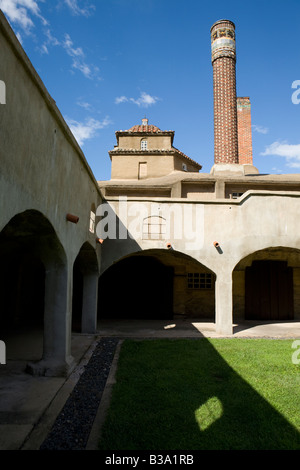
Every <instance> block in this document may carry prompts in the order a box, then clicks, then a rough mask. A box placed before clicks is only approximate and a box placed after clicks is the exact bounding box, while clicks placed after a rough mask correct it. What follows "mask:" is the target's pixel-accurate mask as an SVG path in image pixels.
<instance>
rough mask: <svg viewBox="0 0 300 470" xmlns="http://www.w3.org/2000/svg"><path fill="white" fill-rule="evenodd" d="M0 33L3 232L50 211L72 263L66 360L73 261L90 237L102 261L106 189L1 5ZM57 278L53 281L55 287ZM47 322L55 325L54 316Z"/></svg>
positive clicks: (67, 331) (67, 329) (68, 268)
mask: <svg viewBox="0 0 300 470" xmlns="http://www.w3.org/2000/svg"><path fill="white" fill-rule="evenodd" d="M0 37H1V41H0V42H1V48H0V63H1V77H0V78H1V80H3V81H4V82H5V84H6V104H5V105H1V114H0V133H1V137H0V139H1V146H0V160H1V171H0V188H1V191H0V207H1V216H0V231H1V230H2V229H3V228H4V227H5V226H6V225H7V224H9V222H10V221H11V219H12V218H13V217H14V216H16V215H17V214H21V213H27V211H36V213H39V214H41V220H42V219H44V218H45V219H46V220H47V221H48V222H49V226H51V227H52V228H53V232H54V234H55V236H56V238H57V240H58V242H59V244H60V247H61V250H62V252H63V253H64V259H65V264H66V265H65V267H64V269H65V272H66V283H65V287H64V289H63V291H62V292H61V293H60V295H61V297H65V299H64V300H65V302H64V305H65V307H63V311H64V318H61V319H60V320H59V322H61V327H62V324H63V331H65V335H64V337H63V338H62V339H61V341H62V342H63V343H64V346H63V347H61V351H63V353H62V355H61V356H60V358H59V359H60V360H61V361H62V362H63V361H64V360H65V359H66V358H67V357H69V356H70V334H71V331H70V317H71V308H72V305H71V298H72V272H73V263H74V261H75V259H76V256H77V255H78V253H79V251H80V249H81V247H82V245H83V244H84V243H88V244H89V245H90V246H91V248H92V250H93V252H94V256H95V258H96V260H97V265H98V266H99V264H100V248H99V247H97V245H96V235H95V233H91V232H90V231H89V219H90V210H91V207H92V205H93V206H94V207H97V206H98V205H99V204H100V202H101V193H100V191H99V187H98V185H97V182H96V180H95V178H94V176H93V174H92V172H91V170H90V168H89V166H88V164H87V161H86V159H85V157H84V155H83V153H82V151H81V149H80V147H79V146H78V144H77V142H76V141H75V139H74V137H73V135H72V134H71V132H70V130H69V128H68V127H67V125H66V123H65V121H64V120H63V118H62V116H61V114H60V112H59V110H58V109H57V107H56V105H55V102H54V101H53V99H52V98H51V97H50V95H49V94H48V92H47V90H46V88H45V86H44V85H43V83H42V81H41V80H40V78H39V76H38V75H37V73H36V71H35V70H34V68H33V66H32V65H31V63H30V61H29V59H28V57H27V56H26V54H25V53H24V51H23V49H22V47H21V46H20V44H19V42H18V41H17V39H16V37H15V35H14V33H13V32H12V30H11V28H10V26H9V25H8V23H7V21H6V19H5V17H4V15H3V14H2V13H1V12H0ZM68 213H71V214H74V215H76V216H78V217H79V222H78V223H77V224H73V223H70V222H68V221H67V220H66V215H67V214H68ZM35 230H36V231H37V232H36V233H37V235H38V236H39V231H38V228H35ZM12 236H14V235H13V234H12ZM54 278H55V276H54V277H53V280H52V287H53V289H54V288H55V286H56V289H57V285H58V284H56V280H57V279H56V280H54ZM46 290H47V289H46ZM52 296H54V294H53V293H52ZM49 301H50V300H49ZM53 301H54V300H53ZM55 308H56V307H55V306H53V312H52V313H53V315H55V312H54V311H55ZM48 310H49V312H50V311H51V305H48ZM60 315H61V310H60ZM47 322H48V323H47V324H48V327H49V324H51V318H48V319H47ZM49 322H50V323H49ZM59 322H58V323H57V324H56V328H58V327H59ZM52 326H53V325H52ZM54 336H55V335H54ZM54 336H53V337H52V338H51V339H50V340H49V338H48V340H49V341H50V342H52V344H51V346H49V349H48V357H49V355H50V356H51V354H50V353H49V351H50V350H53V351H54V349H55V345H56V346H57V344H56V343H55V342H56V341H60V340H58V339H57V337H54ZM57 349H59V347H58V348H57ZM62 356H64V357H62ZM56 360H58V358H56Z"/></svg>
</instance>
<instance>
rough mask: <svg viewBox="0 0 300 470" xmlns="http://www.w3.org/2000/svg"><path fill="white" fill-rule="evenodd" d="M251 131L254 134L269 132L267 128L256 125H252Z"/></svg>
mask: <svg viewBox="0 0 300 470" xmlns="http://www.w3.org/2000/svg"><path fill="white" fill-rule="evenodd" d="M252 129H253V130H254V131H255V132H258V133H259V134H267V133H268V132H269V129H268V128H267V127H263V126H257V125H256V124H253V125H252Z"/></svg>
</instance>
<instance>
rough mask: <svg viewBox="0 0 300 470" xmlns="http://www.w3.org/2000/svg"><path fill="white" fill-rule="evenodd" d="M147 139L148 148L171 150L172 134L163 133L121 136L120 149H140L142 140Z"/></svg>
mask: <svg viewBox="0 0 300 470" xmlns="http://www.w3.org/2000/svg"><path fill="white" fill-rule="evenodd" d="M143 139H146V140H147V148H148V150H157V149H164V150H171V148H172V142H171V137H170V136H165V135H164V136H161V135H154V136H152V135H143V134H141V136H136V135H135V136H130V135H129V136H120V137H119V148H120V149H134V150H139V149H140V148H141V140H143Z"/></svg>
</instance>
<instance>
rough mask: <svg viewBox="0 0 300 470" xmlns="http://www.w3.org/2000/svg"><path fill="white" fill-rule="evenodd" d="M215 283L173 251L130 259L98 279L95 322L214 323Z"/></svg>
mask: <svg viewBox="0 0 300 470" xmlns="http://www.w3.org/2000/svg"><path fill="white" fill-rule="evenodd" d="M215 279H216V276H215V274H214V273H213V272H212V271H211V270H210V269H209V268H207V267H206V266H204V265H203V264H201V263H200V262H198V261H197V260H195V259H194V258H192V257H190V256H188V255H185V254H183V253H181V252H177V251H173V250H172V249H171V250H165V249H153V250H144V251H140V252H137V253H134V254H131V255H129V256H126V257H124V258H122V259H120V260H119V261H117V262H116V263H114V264H113V265H112V266H110V267H109V268H108V269H107V270H106V271H105V272H104V273H103V274H102V275H101V276H100V279H99V308H98V319H100V320H101V319H106V318H111V319H113V318H116V319H117V318H123V319H124V318H126V319H132V318H134V319H164V320H165V319H172V318H174V316H176V317H182V318H186V317H188V318H199V319H202V320H206V319H207V320H209V321H213V320H214V316H215Z"/></svg>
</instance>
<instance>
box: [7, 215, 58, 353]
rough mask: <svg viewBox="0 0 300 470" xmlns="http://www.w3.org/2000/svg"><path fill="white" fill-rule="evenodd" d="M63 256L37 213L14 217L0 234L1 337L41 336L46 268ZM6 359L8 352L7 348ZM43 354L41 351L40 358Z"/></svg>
mask: <svg viewBox="0 0 300 470" xmlns="http://www.w3.org/2000/svg"><path fill="white" fill-rule="evenodd" d="M54 252H56V253H59V255H58V257H57V259H56V260H58V259H59V258H60V256H61V255H62V250H61V246H60V243H59V241H58V239H57V237H56V234H55V231H54V229H53V227H52V225H51V224H50V222H49V221H48V220H47V219H46V218H45V217H44V216H43V215H42V214H41V213H40V212H38V211H35V210H28V211H26V212H23V213H20V214H18V215H16V216H15V217H13V218H12V219H11V220H10V222H9V223H8V224H7V225H6V226H5V227H4V229H3V230H2V232H1V233H0V260H1V264H0V296H1V297H0V298H1V307H0V321H1V327H2V331H3V333H4V335H5V334H6V335H8V336H9V335H10V334H11V333H13V332H16V331H18V330H22V331H24V329H25V330H27V331H29V330H32V329H37V330H40V331H41V334H43V325H44V309H45V280H46V266H47V265H48V263H49V262H50V260H51V258H52V256H53V253H54ZM7 350H8V355H9V351H10V348H9V347H8V348H7ZM41 355H42V350H41V351H40V356H41Z"/></svg>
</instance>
